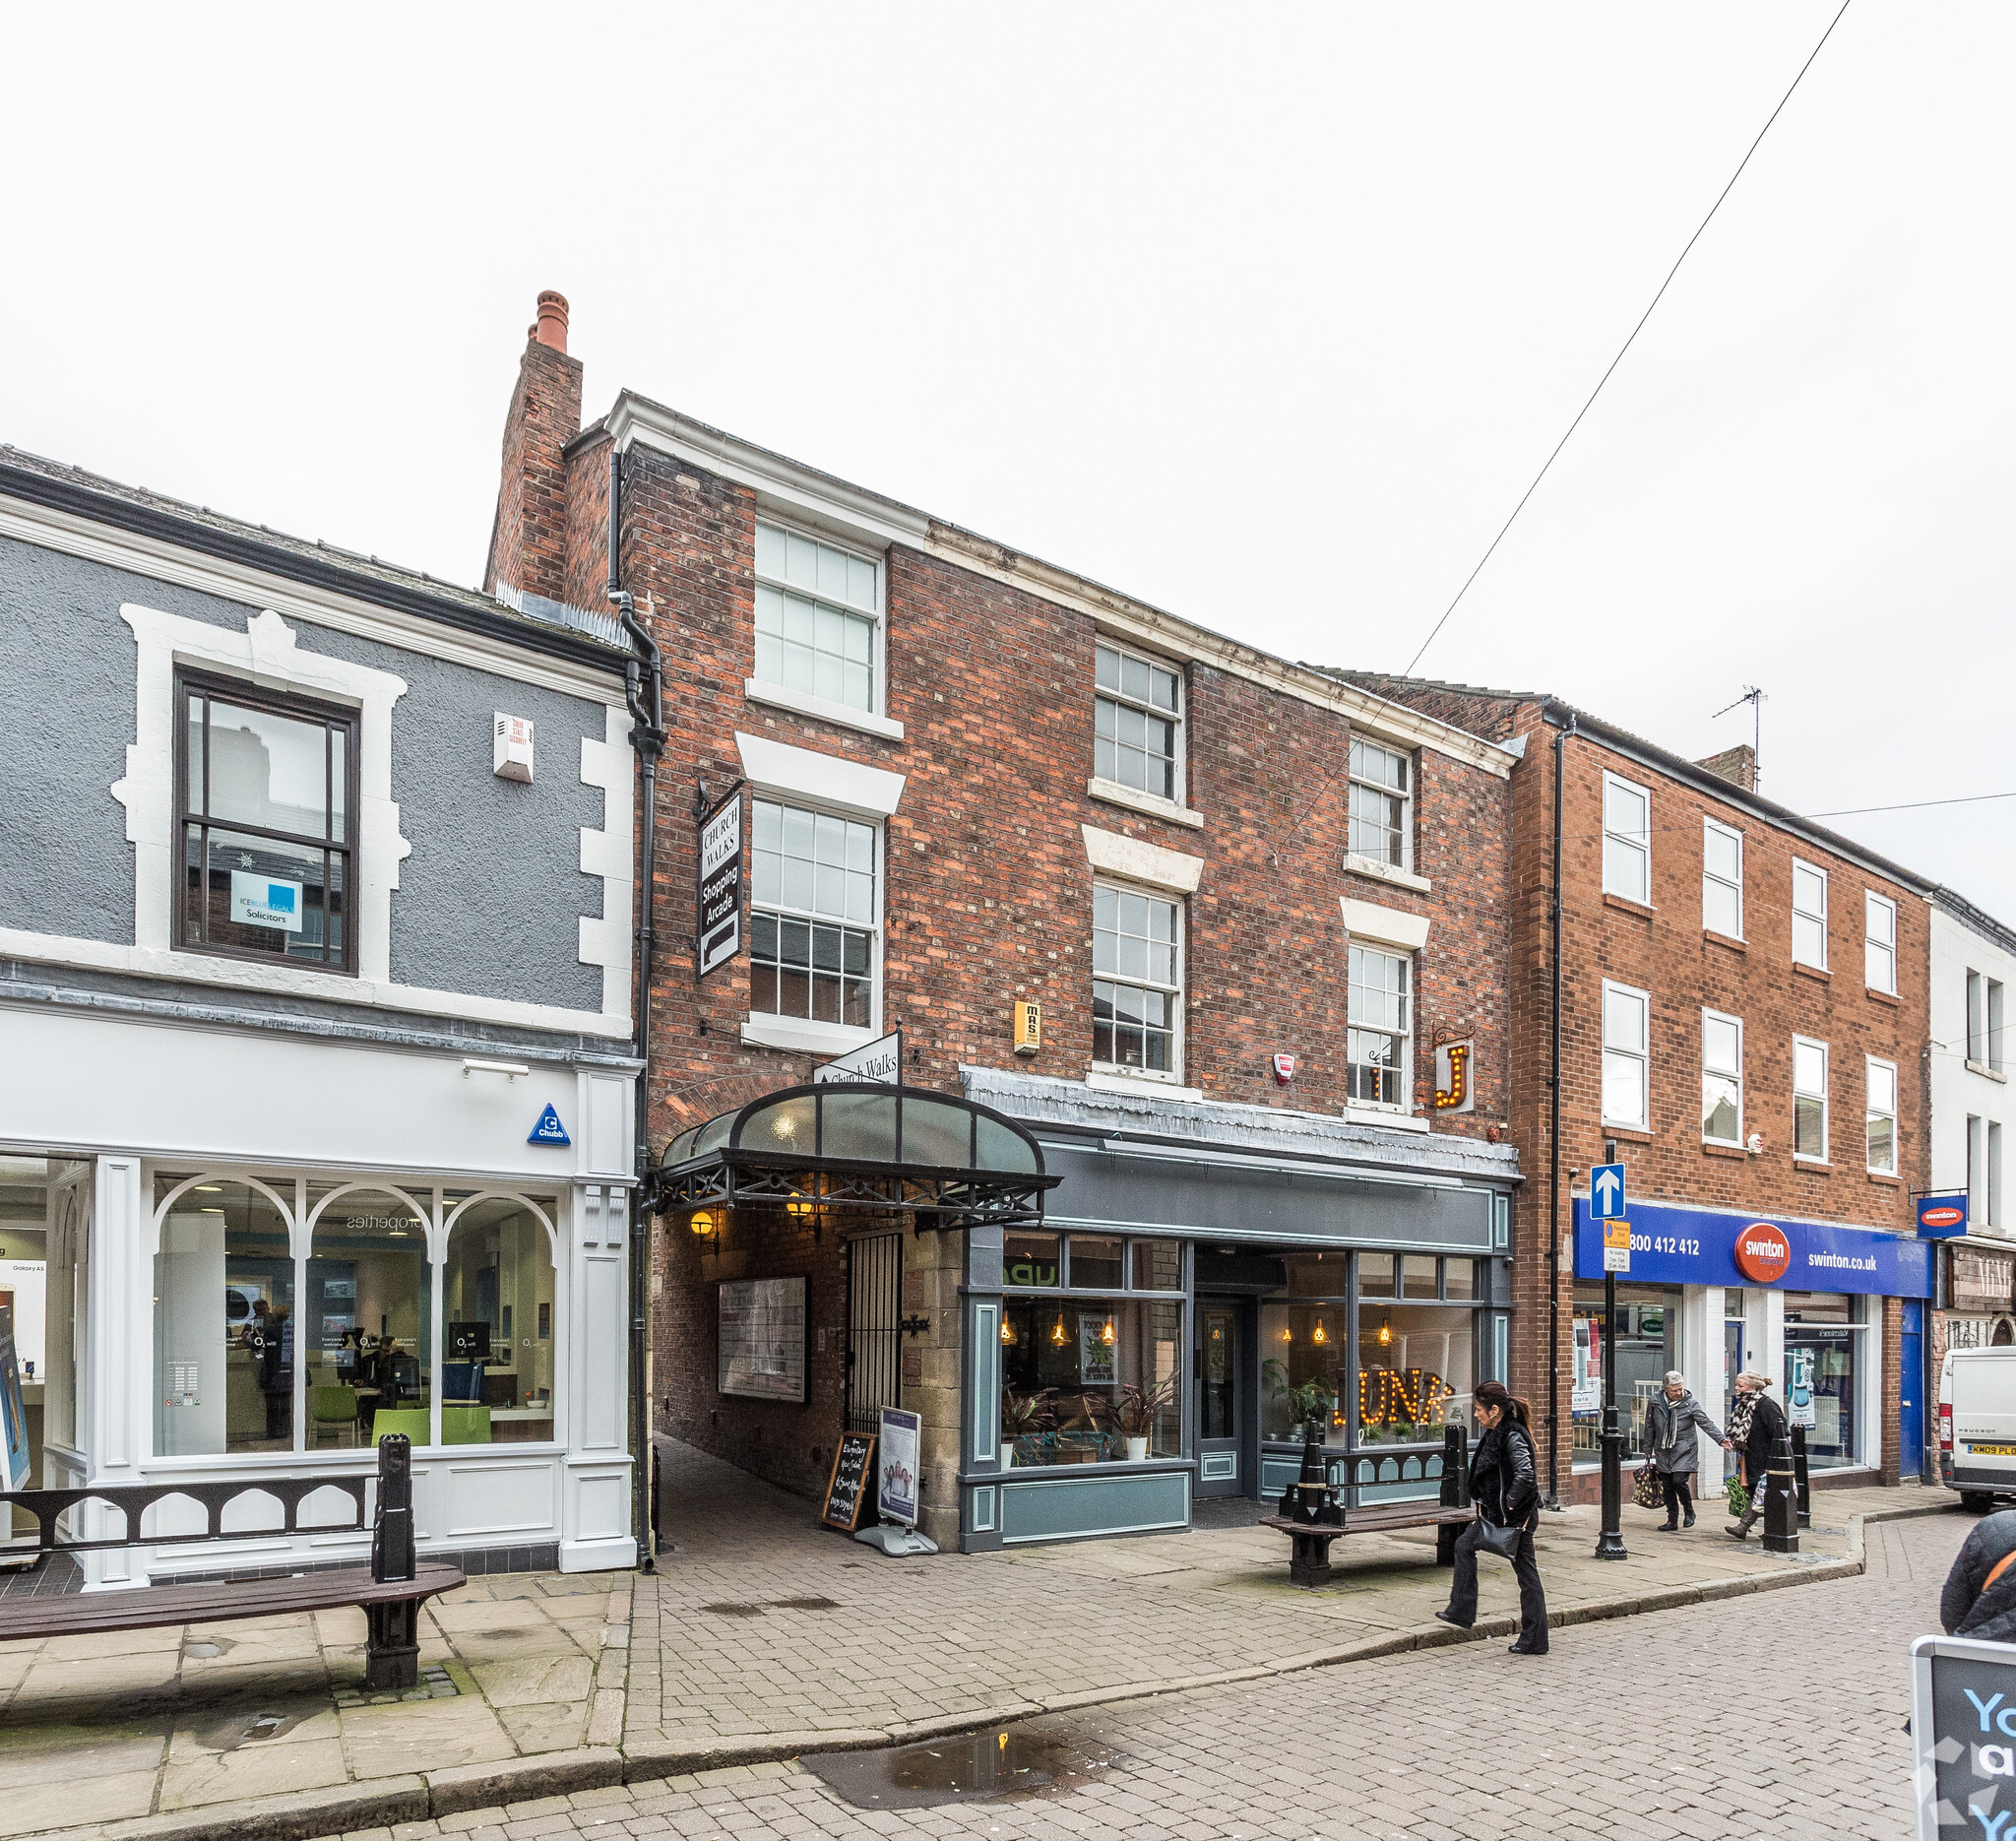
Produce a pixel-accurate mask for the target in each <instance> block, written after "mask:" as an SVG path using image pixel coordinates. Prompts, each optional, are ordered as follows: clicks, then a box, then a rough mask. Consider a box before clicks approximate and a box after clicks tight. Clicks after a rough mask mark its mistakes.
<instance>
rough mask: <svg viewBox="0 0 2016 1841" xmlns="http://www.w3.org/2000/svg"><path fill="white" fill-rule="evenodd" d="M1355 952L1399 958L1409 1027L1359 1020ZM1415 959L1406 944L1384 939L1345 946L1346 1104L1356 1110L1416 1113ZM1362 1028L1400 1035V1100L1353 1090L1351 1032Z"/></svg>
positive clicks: (1399, 1113) (1356, 942)
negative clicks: (1353, 1005) (1362, 1094)
mask: <svg viewBox="0 0 2016 1841" xmlns="http://www.w3.org/2000/svg"><path fill="white" fill-rule="evenodd" d="M1353 953H1376V954H1377V955H1378V956H1379V957H1380V958H1382V959H1391V960H1394V961H1396V962H1397V963H1398V964H1399V965H1400V966H1401V967H1402V969H1403V971H1404V973H1405V975H1406V986H1407V987H1406V990H1405V992H1404V993H1403V995H1404V997H1405V999H1406V1004H1407V1026H1406V1027H1405V1028H1404V1029H1398V1030H1396V1029H1393V1028H1391V1027H1390V1026H1388V1025H1387V1024H1384V1023H1373V1022H1366V1021H1360V1020H1359V1019H1358V1018H1356V1017H1355V1016H1353V1015H1352V1013H1351V992H1352V987H1353V985H1354V984H1355V983H1357V981H1355V980H1354V979H1353V978H1352V976H1351V955H1352V954H1353ZM1415 982H1416V981H1415V960H1414V954H1413V953H1411V952H1409V951H1407V950H1406V949H1405V948H1403V947H1399V946H1395V945H1391V944H1388V943H1387V942H1385V941H1383V940H1369V939H1368V940H1362V941H1360V940H1351V941H1349V942H1348V943H1347V944H1346V947H1345V959H1344V988H1345V1024H1344V1028H1345V1054H1346V1061H1345V1069H1346V1071H1345V1105H1346V1106H1348V1107H1349V1108H1350V1109H1351V1110H1352V1111H1355V1112H1392V1113H1396V1114H1398V1115H1399V1116H1401V1117H1403V1118H1406V1117H1411V1116H1412V1115H1413V1113H1414V1053H1415V1003H1416V991H1415ZM1353 1030H1363V1031H1364V1032H1365V1033H1366V1034H1367V1035H1372V1036H1398V1037H1399V1038H1400V1060H1399V1067H1400V1098H1399V1100H1398V1101H1397V1102H1396V1101H1392V1100H1361V1099H1359V1098H1358V1097H1357V1096H1356V1095H1355V1094H1354V1093H1352V1092H1351V1072H1350V1070H1351V1068H1352V1067H1353V1066H1354V1065H1355V1063H1354V1062H1352V1061H1351V1059H1350V1053H1351V1033H1352V1031H1353Z"/></svg>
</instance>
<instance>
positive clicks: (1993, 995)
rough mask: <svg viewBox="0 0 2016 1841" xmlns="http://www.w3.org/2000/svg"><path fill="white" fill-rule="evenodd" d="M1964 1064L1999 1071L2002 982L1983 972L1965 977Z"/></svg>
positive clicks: (1997, 1072)
mask: <svg viewBox="0 0 2016 1841" xmlns="http://www.w3.org/2000/svg"><path fill="white" fill-rule="evenodd" d="M1967 1061H1968V1064H1969V1065H1970V1066H1972V1067H1976V1068H1986V1069H1987V1070H1988V1071H1989V1072H1990V1073H1995V1074H1999V1073H2000V1072H2001V1071H2002V981H2001V980H2000V979H1995V978H1989V977H1988V975H1987V974H1986V973H1985V972H1969V973H1968V975H1967Z"/></svg>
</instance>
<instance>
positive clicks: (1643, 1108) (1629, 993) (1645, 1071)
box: [1598, 979, 1652, 1131]
mask: <svg viewBox="0 0 2016 1841" xmlns="http://www.w3.org/2000/svg"><path fill="white" fill-rule="evenodd" d="M1613 996H1615V997H1630V998H1635V999H1636V1000H1637V1003H1638V1014H1639V1016H1640V1017H1641V1018H1643V1019H1644V1029H1643V1032H1642V1034H1641V1036H1640V1038H1639V1043H1638V1046H1637V1047H1613V1046H1612V1045H1611V1043H1610V999H1611V997H1613ZM1598 1039H1599V1040H1600V1042H1601V1043H1602V1045H1603V1065H1602V1068H1601V1071H1600V1078H1601V1082H1602V1088H1601V1104H1602V1108H1603V1122H1604V1123H1605V1124H1606V1125H1618V1126H1621V1127H1622V1128H1623V1129H1624V1130H1626V1131H1650V1130H1651V1129H1652V993H1651V992H1650V991H1644V990H1640V989H1639V988H1638V987H1637V986H1636V985H1634V984H1616V983H1614V982H1613V981H1612V980H1610V979H1605V980H1604V982H1603V1015H1602V1016H1601V1017H1600V1018H1599V1019H1598ZM1612 1056H1614V1057H1616V1059H1618V1060H1619V1061H1630V1062H1635V1063H1636V1065H1637V1069H1638V1111H1639V1116H1638V1117H1636V1118H1620V1117H1618V1116H1617V1115H1616V1114H1614V1113H1613V1112H1611V1111H1610V1107H1609V1101H1610V1077H1609V1075H1610V1062H1611V1057H1612Z"/></svg>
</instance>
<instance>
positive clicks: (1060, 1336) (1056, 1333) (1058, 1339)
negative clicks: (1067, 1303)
mask: <svg viewBox="0 0 2016 1841" xmlns="http://www.w3.org/2000/svg"><path fill="white" fill-rule="evenodd" d="M1050 1341H1051V1342H1053V1343H1055V1344H1056V1345H1057V1347H1058V1348H1060V1349H1061V1348H1062V1347H1063V1346H1064V1312H1063V1309H1062V1308H1061V1307H1059V1309H1058V1311H1057V1327H1056V1328H1055V1329H1053V1330H1052V1331H1051V1332H1050Z"/></svg>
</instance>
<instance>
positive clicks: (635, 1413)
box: [608, 448, 665, 1572]
mask: <svg viewBox="0 0 2016 1841" xmlns="http://www.w3.org/2000/svg"><path fill="white" fill-rule="evenodd" d="M622 520H623V457H622V455H621V454H620V453H618V452H617V451H616V450H615V449H614V448H611V449H610V450H609V540H608V541H609V591H608V592H609V600H610V601H612V602H613V603H615V606H616V619H617V621H618V623H619V624H620V625H621V626H622V629H623V631H624V632H625V634H627V635H628V636H629V640H630V643H631V645H632V646H633V647H635V648H636V653H635V656H633V657H632V658H630V659H629V660H627V661H626V662H625V664H624V666H623V701H624V703H625V704H626V705H627V706H628V707H629V711H630V745H631V746H632V747H633V748H635V749H636V750H637V765H638V768H639V769H640V771H641V772H642V774H643V776H644V836H643V847H642V848H643V863H642V866H641V869H640V872H639V876H638V885H637V886H638V895H637V1000H636V1008H637V1059H638V1061H639V1062H640V1063H641V1065H640V1066H639V1068H638V1072H637V1159H636V1161H637V1178H638V1182H639V1184H640V1185H641V1186H640V1187H639V1189H638V1191H637V1196H636V1206H635V1208H634V1209H633V1210H632V1213H631V1220H630V1402H631V1413H632V1426H633V1432H634V1437H635V1443H636V1456H637V1467H636V1470H635V1471H634V1472H633V1474H632V1477H631V1525H632V1527H633V1528H634V1529H635V1531H636V1534H637V1551H638V1552H639V1553H640V1554H641V1555H643V1556H644V1557H643V1562H642V1569H643V1570H644V1571H646V1572H656V1571H657V1570H658V1565H657V1561H656V1558H655V1556H654V1554H653V1541H654V1535H653V1523H654V1521H655V1520H656V1517H655V1516H654V1515H653V1514H652V1513H651V1508H652V1504H651V1500H650V1494H649V1492H650V1490H651V1487H652V1484H651V1477H652V1469H653V1467H652V1462H651V1457H652V1444H651V1400H650V1398H649V1396H648V1394H647V1392H646V1389H645V1369H646V1364H645V1336H646V1330H647V1321H646V1304H647V1301H648V1299H649V1297H650V1290H649V1287H650V1265H651V1233H652V1228H651V1224H652V1218H653V1217H652V1202H653V1200H654V1199H655V1197H654V1195H653V1192H652V1181H651V961H652V939H653V933H652V924H651V921H652V910H653V906H654V902H653V890H654V889H655V887H656V878H655V871H656V868H657V855H658V853H657V843H658V762H659V756H660V755H661V754H662V753H663V752H664V745H665V711H664V673H663V672H662V670H661V669H660V667H659V656H658V644H657V642H656V641H655V640H654V639H653V638H652V636H651V635H650V634H649V633H647V632H646V631H645V630H644V628H643V626H642V625H641V624H640V623H639V621H638V618H637V610H636V607H635V606H634V605H633V604H632V603H631V600H630V597H629V595H628V594H627V593H626V592H625V590H624V588H623V565H622V535H623V522H622ZM647 672H648V673H649V674H650V678H651V686H650V700H649V702H647V701H646V696H645V684H644V678H645V674H646V673H647Z"/></svg>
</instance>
